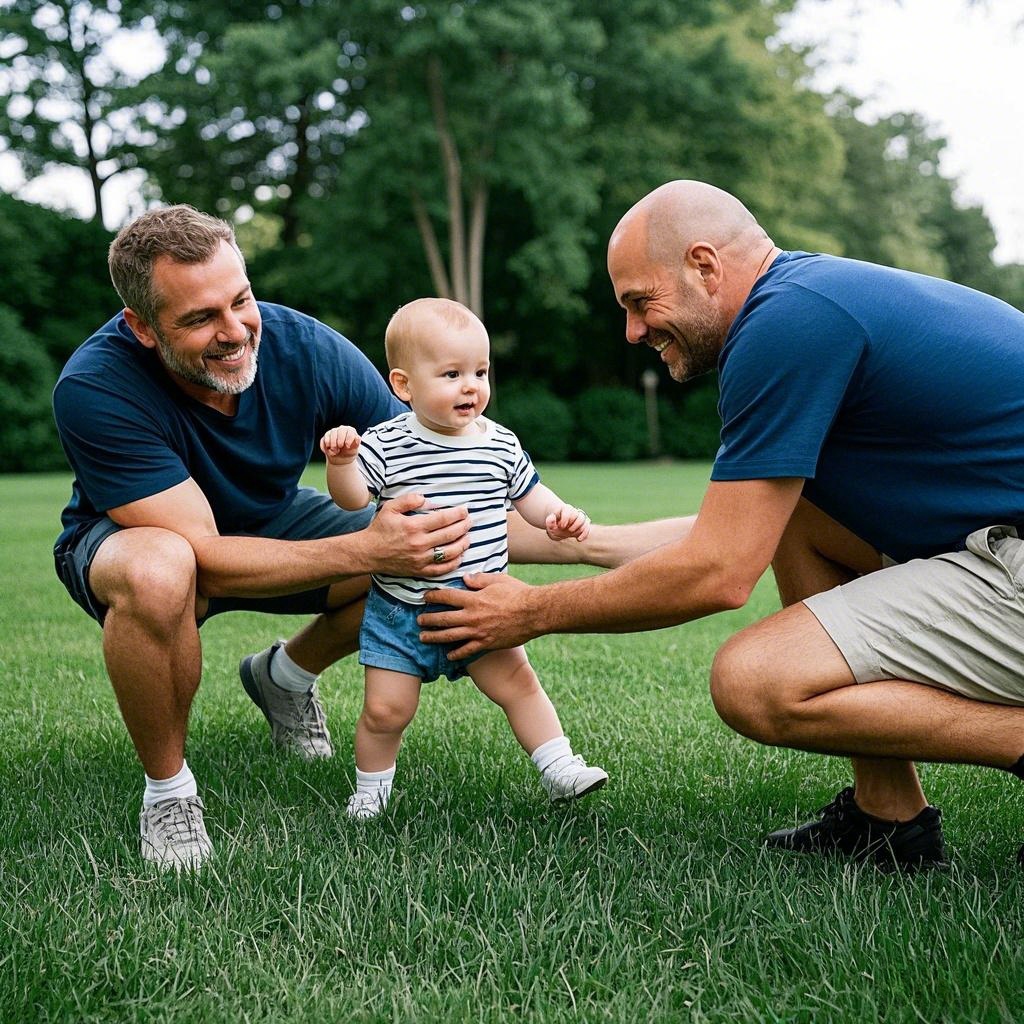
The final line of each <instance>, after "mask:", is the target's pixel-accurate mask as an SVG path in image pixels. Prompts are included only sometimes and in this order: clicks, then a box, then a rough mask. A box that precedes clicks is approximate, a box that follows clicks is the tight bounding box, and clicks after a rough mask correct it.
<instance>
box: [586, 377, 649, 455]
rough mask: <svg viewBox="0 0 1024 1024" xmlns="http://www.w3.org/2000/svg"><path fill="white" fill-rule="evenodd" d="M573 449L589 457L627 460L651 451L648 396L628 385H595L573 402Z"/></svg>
mask: <svg viewBox="0 0 1024 1024" xmlns="http://www.w3.org/2000/svg"><path fill="white" fill-rule="evenodd" d="M573 416H574V419H575V423H576V431H575V434H574V437H573V453H574V454H575V455H576V457H577V458H579V459H583V460H586V461H600V460H605V461H610V462H626V461H628V460H630V459H639V458H642V457H643V456H645V455H646V454H647V445H648V442H647V416H646V413H645V412H644V399H643V396H641V395H640V394H639V393H638V392H636V391H630V390H629V389H628V388H616V387H603V388H591V389H590V390H589V391H584V392H583V393H582V394H581V395H579V396H577V398H576V400H575V402H574V403H573Z"/></svg>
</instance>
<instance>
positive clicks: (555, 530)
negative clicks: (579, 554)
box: [544, 505, 590, 540]
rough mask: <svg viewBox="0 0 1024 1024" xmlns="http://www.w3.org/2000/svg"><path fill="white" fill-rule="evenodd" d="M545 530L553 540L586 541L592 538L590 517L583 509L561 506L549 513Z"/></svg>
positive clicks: (545, 521)
mask: <svg viewBox="0 0 1024 1024" xmlns="http://www.w3.org/2000/svg"><path fill="white" fill-rule="evenodd" d="M544 529H545V530H547V534H548V536H549V537H550V538H551V539H552V540H570V539H572V540H586V539H587V537H589V536H590V516H588V515H587V513H586V512H584V511H583V509H581V508H575V507H574V506H572V505H559V506H558V508H556V509H554V511H552V512H549V513H548V516H547V518H546V519H545V520H544Z"/></svg>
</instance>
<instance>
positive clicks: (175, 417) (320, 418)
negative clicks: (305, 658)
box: [53, 302, 405, 550]
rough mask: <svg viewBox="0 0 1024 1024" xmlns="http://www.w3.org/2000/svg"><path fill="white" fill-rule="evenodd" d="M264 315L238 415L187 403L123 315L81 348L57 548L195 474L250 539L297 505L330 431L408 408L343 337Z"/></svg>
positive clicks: (264, 306) (68, 400)
mask: <svg viewBox="0 0 1024 1024" xmlns="http://www.w3.org/2000/svg"><path fill="white" fill-rule="evenodd" d="M259 310H260V316H261V317H262V320H263V330H262V335H261V340H260V348H259V361H258V364H257V365H258V369H257V371H256V379H255V381H254V383H253V385H252V386H251V387H250V388H248V389H247V390H246V391H243V392H242V393H241V394H240V395H239V396H238V411H237V413H236V414H235V415H234V416H226V415H224V414H223V413H221V412H218V411H217V410H216V409H212V408H210V407H209V406H207V405H204V404H203V403H202V402H198V401H196V400H195V399H194V398H192V397H190V396H189V395H187V394H185V392H184V391H182V390H181V388H180V387H178V386H177V385H176V384H175V383H174V382H173V381H172V380H171V378H170V377H169V376H168V374H167V372H166V371H165V370H164V368H163V365H162V364H161V363H160V361H159V359H158V358H157V355H156V353H155V352H154V351H153V350H152V349H148V348H145V347H144V346H143V345H141V344H139V342H138V341H137V340H136V338H135V335H134V334H132V332H131V329H130V328H129V327H128V325H127V323H125V320H124V317H123V316H122V315H120V314H119V315H118V316H116V317H114V319H113V320H111V321H110V322H109V323H107V324H105V325H104V326H103V327H101V328H100V329H99V330H98V331H97V332H96V333H95V334H94V335H93V336H92V337H91V338H89V339H88V341H86V342H85V343H84V344H83V345H82V346H81V347H80V348H78V349H77V350H76V351H75V353H74V354H73V355H72V356H71V358H70V359H69V360H68V362H67V365H66V366H65V367H64V370H63V371H62V373H61V375H60V378H59V380H58V381H57V386H56V388H55V389H54V393H53V407H54V416H55V418H56V420H57V429H58V432H59V434H60V439H61V443H62V444H63V446H64V451H65V453H66V454H67V457H68V461H69V462H70V463H71V467H72V469H73V470H74V473H75V480H74V484H73V486H72V493H71V500H70V502H69V503H68V506H67V508H65V509H64V513H63V515H62V516H61V522H62V523H63V524H64V531H63V532H62V533H61V535H60V537H59V538H58V540H57V549H58V550H60V549H61V548H62V547H63V546H66V545H67V544H68V543H70V542H71V541H72V539H73V537H74V534H75V532H76V531H77V530H80V529H83V528H86V527H88V526H89V525H90V524H91V523H93V522H94V521H95V520H96V519H97V518H98V517H100V516H102V515H103V514H104V513H105V512H106V510H107V509H110V508H116V507H117V506H119V505H125V504H127V503H128V502H131V501H137V500H138V499H140V498H146V497H149V496H150V495H152V494H158V493H160V492H161V491H165V490H167V488H169V487H174V486H175V485H176V484H180V483H182V482H183V481H184V480H186V479H188V478H189V477H191V478H192V479H193V480H195V482H196V483H197V484H198V485H199V487H200V489H201V490H202V492H203V494H205V495H206V498H207V500H208V501H209V503H210V506H211V508H212V509H213V514H214V516H215V518H216V521H217V527H218V529H219V530H220V531H221V532H222V533H246V532H254V531H255V530H257V529H258V527H259V526H260V524H261V523H264V522H266V521H267V520H269V519H271V518H273V516H275V515H277V514H278V513H279V512H280V511H282V510H283V509H284V508H286V507H287V506H288V504H289V503H290V502H291V501H292V499H293V498H294V496H295V492H296V490H297V487H298V480H299V476H300V475H301V473H302V471H303V470H304V469H305V468H306V465H307V464H308V462H309V458H310V455H311V454H312V452H313V450H314V448H315V447H316V445H317V444H318V443H319V440H320V438H321V436H322V435H323V433H324V431H326V430H327V429H328V428H330V427H333V426H337V425H338V424H341V423H345V424H351V425H352V426H354V427H355V428H356V429H357V430H359V431H360V432H362V431H363V430H365V429H366V428H367V427H370V426H372V425H373V424H375V423H380V422H381V421H383V420H387V419H390V418H391V417H392V416H395V415H397V414H398V413H400V412H403V411H404V410H405V406H404V405H402V404H401V403H400V402H399V401H398V400H397V399H396V398H395V397H394V396H393V395H392V394H391V392H390V391H389V390H388V387H387V385H386V384H385V382H384V380H383V378H382V377H381V376H380V374H379V373H378V372H377V371H376V369H375V368H374V367H373V365H372V364H371V363H370V361H369V360H368V359H367V358H366V357H365V356H364V355H363V354H362V353H361V352H360V351H359V350H358V349H357V348H356V347H355V346H354V345H353V344H352V343H351V342H350V341H348V340H346V339H345V338H343V337H342V336H341V335H340V334H338V333H337V332H336V331H333V330H331V329H330V328H329V327H326V326H325V325H324V324H322V323H319V322H318V321H317V320H314V319H313V318H312V317H309V316H305V315H303V314H301V313H297V312H295V311H294V310H291V309H287V308H286V307H284V306H276V305H272V304H270V303H266V302H261V303H259Z"/></svg>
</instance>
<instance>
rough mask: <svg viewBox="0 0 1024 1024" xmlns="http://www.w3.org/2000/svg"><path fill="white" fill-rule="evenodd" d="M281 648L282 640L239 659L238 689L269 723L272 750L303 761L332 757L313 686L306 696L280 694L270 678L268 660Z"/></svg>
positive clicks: (301, 694) (315, 689) (331, 745)
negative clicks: (239, 685) (294, 756)
mask: <svg viewBox="0 0 1024 1024" xmlns="http://www.w3.org/2000/svg"><path fill="white" fill-rule="evenodd" d="M283 645H284V640H278V641H277V643H276V644H274V645H273V646H272V647H268V648H267V649H266V650H265V651H260V652H259V653H258V654H250V655H249V656H248V657H247V658H243V659H242V663H241V664H240V665H239V666H238V674H239V676H241V679H242V686H244V687H245V692H246V693H247V694H249V696H250V697H251V698H252V702H253V703H254V704H255V705H256V707H258V708H259V709H260V711H262V712H263V714H264V717H265V718H266V719H267V721H268V722H269V723H270V736H271V739H273V741H274V744H275V746H277V747H279V748H280V749H281V750H287V751H288V752H289V753H292V754H298V755H299V757H302V758H305V760H307V761H314V760H316V758H318V757H333V756H334V746H333V744H332V743H331V734H330V733H329V732H328V731H327V719H326V717H325V716H324V706H323V705H322V704H321V703H320V694H319V693H318V692H317V688H316V684H315V683H314V684H313V688H312V689H311V690H310V691H309V692H308V693H293V692H292V691H291V690H282V689H281V687H280V686H278V685H277V683H275V682H274V681H273V679H271V678H270V659H271V658H272V657H273V654H274V651H276V650H277V649H278V647H281V646H283Z"/></svg>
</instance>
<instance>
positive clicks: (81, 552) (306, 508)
mask: <svg viewBox="0 0 1024 1024" xmlns="http://www.w3.org/2000/svg"><path fill="white" fill-rule="evenodd" d="M374 511H375V509H374V507H373V506H372V505H368V506H367V507H366V508H365V509H360V510H359V511H358V512H346V511H345V510H344V509H342V508H338V506H337V505H335V504H334V502H333V501H332V500H331V498H330V497H329V496H328V495H326V494H323V493H321V492H320V491H317V490H315V489H314V488H312V487H300V488H299V490H298V493H297V494H296V495H295V500H294V501H293V502H292V503H291V504H290V505H289V506H288V507H287V508H286V509H285V510H284V511H283V512H279V513H278V514H277V515H276V516H274V518H273V519H271V520H269V521H268V522H266V523H264V524H263V525H262V526H261V527H260V528H259V530H258V531H252V532H251V533H250V534H249V536H259V537H268V538H271V539H273V540H322V539H323V538H325V537H338V536H341V535H342V534H344V533H356V532H357V531H358V530H365V529H366V527H367V526H369V525H370V520H371V519H372V518H373V515H374ZM121 529H122V527H120V526H118V525H117V523H115V522H114V521H113V520H112V519H110V518H109V517H107V516H103V518H102V519H97V520H96V522H95V523H93V524H92V526H90V527H88V528H87V529H85V530H83V531H82V532H81V533H79V534H77V535H76V536H75V537H74V538H73V539H72V542H71V544H70V545H69V546H68V547H67V548H64V549H63V550H60V551H55V552H54V555H53V557H54V563H55V565H56V569H57V576H58V577H59V578H60V581H61V583H63V584H64V586H65V588H66V589H67V592H68V593H69V594H70V595H71V596H72V597H73V598H74V599H75V601H76V602H77V603H78V604H79V605H80V606H81V607H82V608H83V609H84V610H85V611H86V612H87V613H88V614H89V615H90V616H91V617H92V618H94V619H95V620H96V621H97V622H99V623H100V624H101V625H102V623H103V619H104V617H105V616H106V614H107V607H106V605H104V604H101V603H100V601H99V600H98V599H97V597H96V595H95V594H94V593H93V592H92V588H91V587H90V586H89V566H91V565H92V560H93V559H94V558H95V557H96V552H97V551H99V549H100V545H102V544H103V542H104V541H105V540H106V539H107V538H108V537H111V536H112V535H113V534H115V533H117V532H118V531H119V530H121ZM329 590H330V587H317V589H315V590H304V591H301V592H300V593H298V594H284V595H282V596H280V597H211V598H210V602H209V609H208V610H207V613H206V616H205V617H204V618H203V620H202V621H203V622H205V621H206V620H207V619H209V618H211V617H212V616H214V615H219V614H220V613H221V612H234V611H251V612H271V613H273V614H276V615H315V614H317V613H318V612H322V611H325V610H326V608H327V593H328V591H329Z"/></svg>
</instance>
